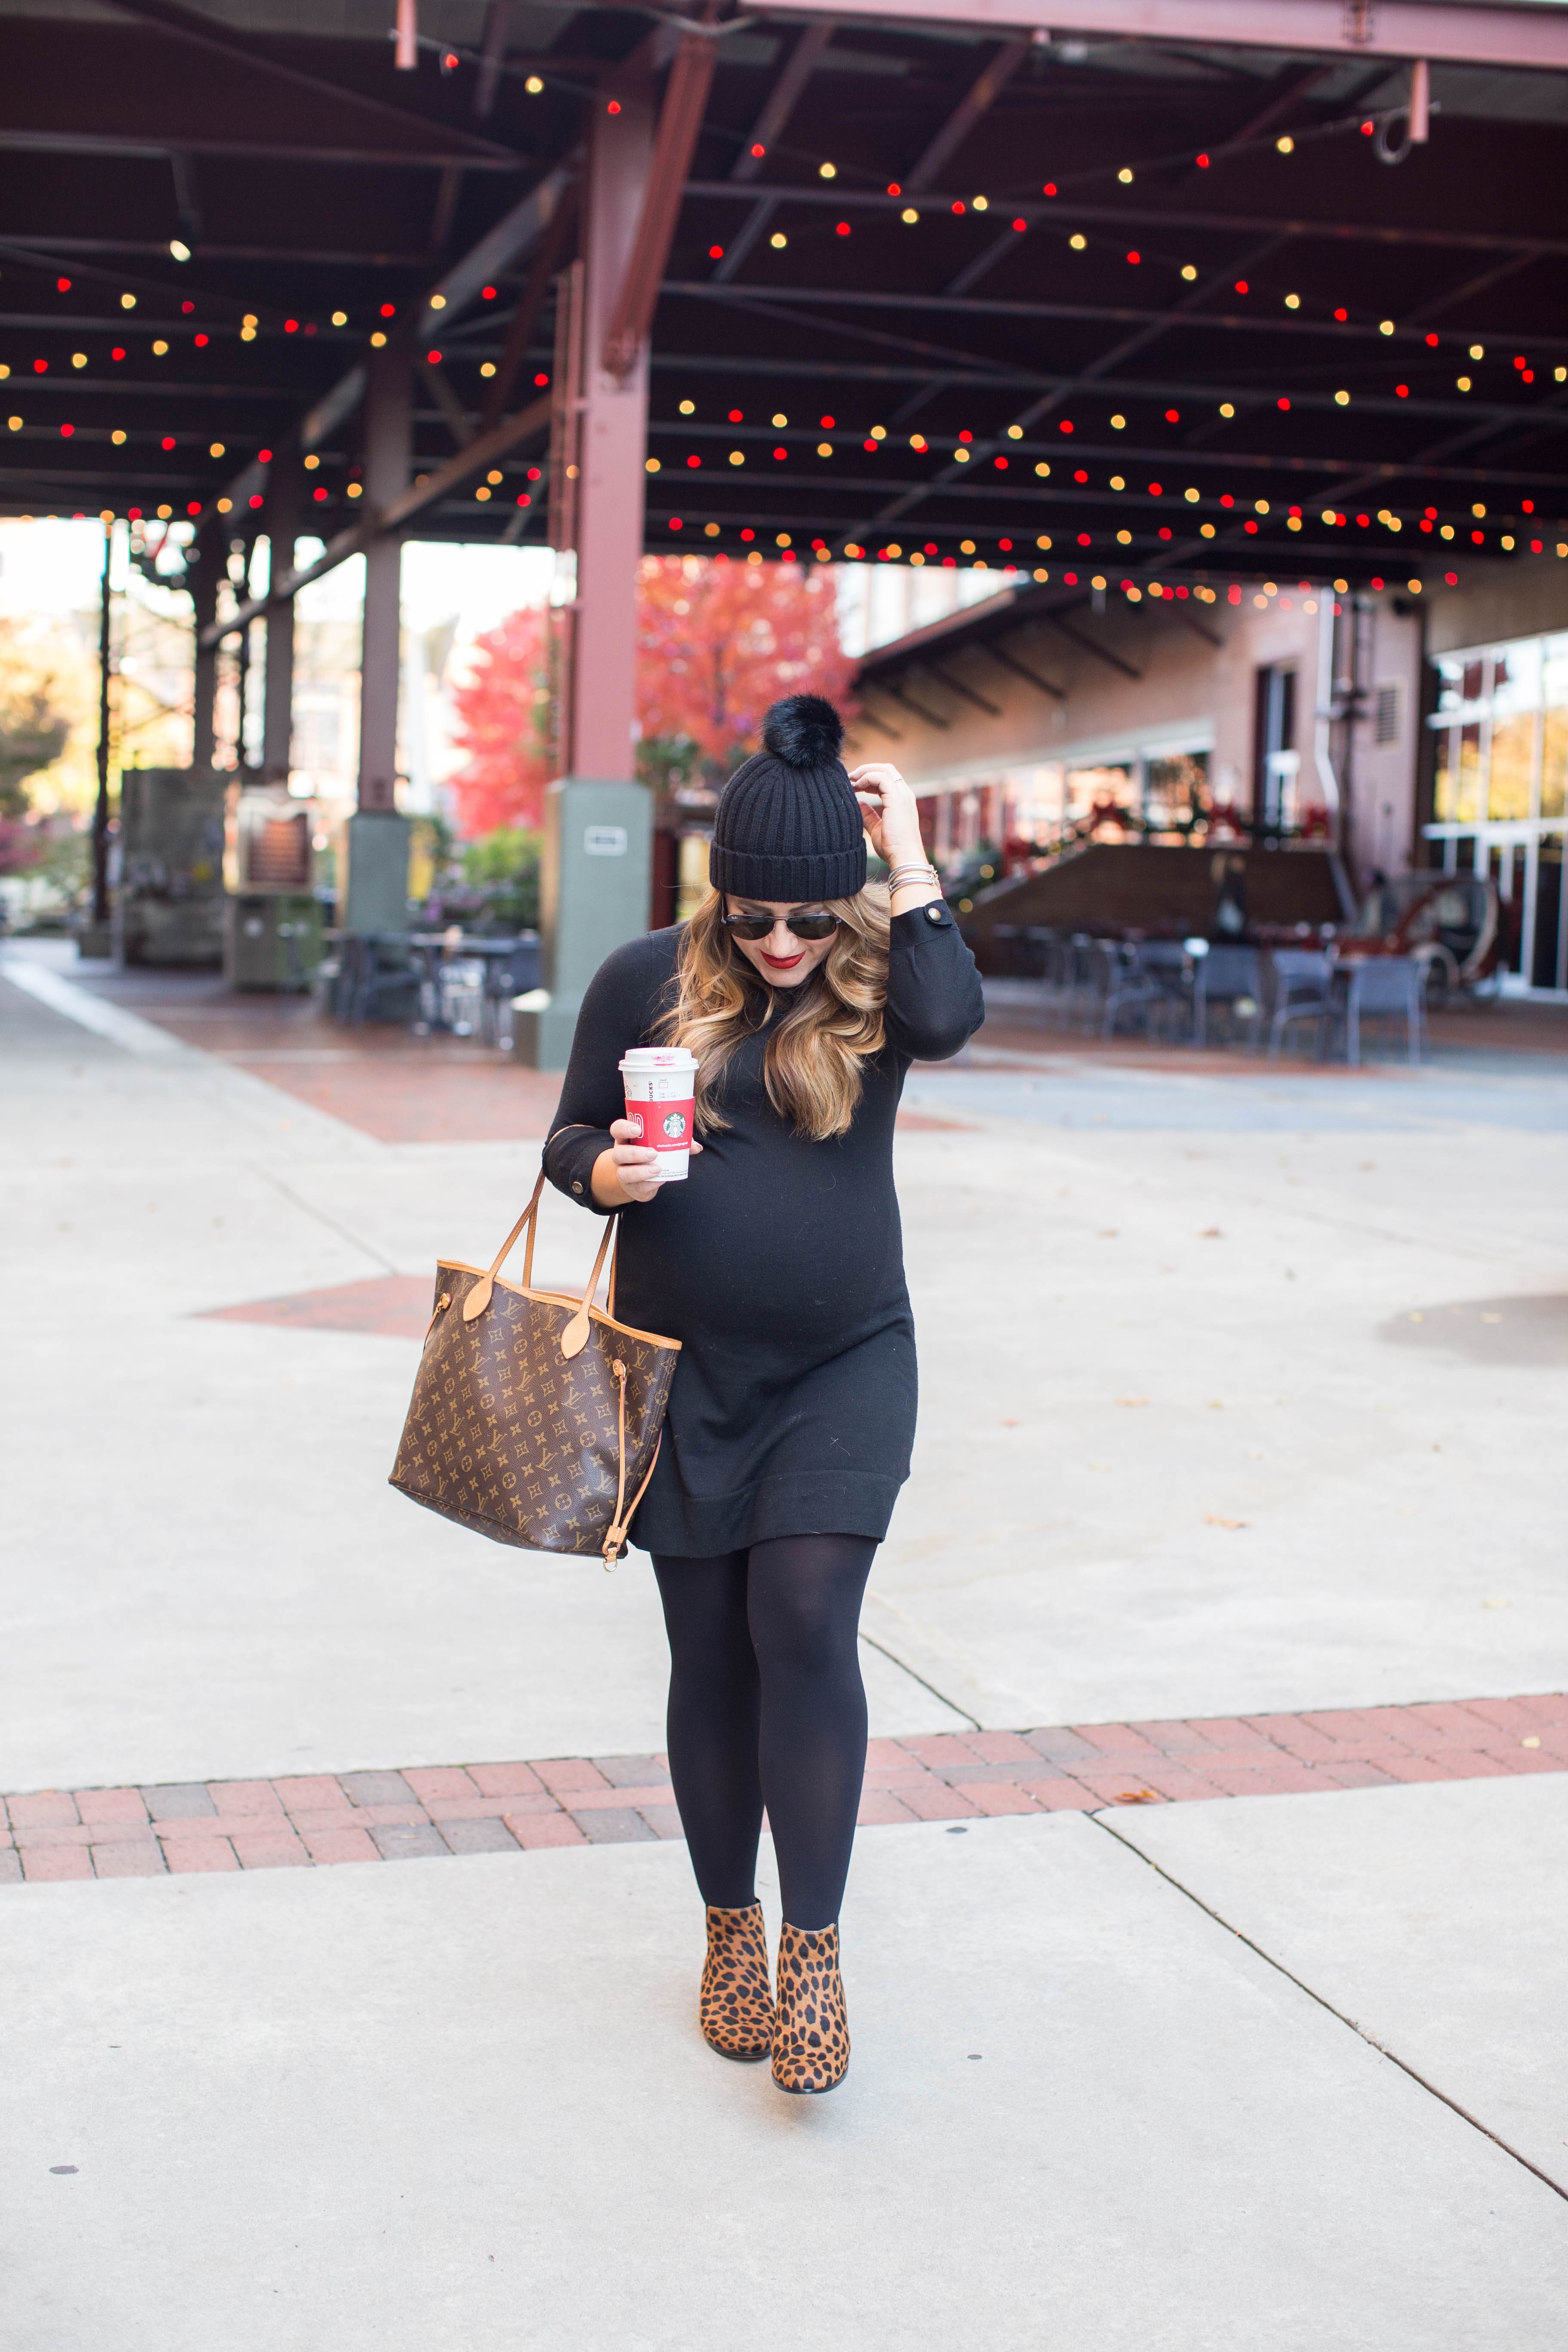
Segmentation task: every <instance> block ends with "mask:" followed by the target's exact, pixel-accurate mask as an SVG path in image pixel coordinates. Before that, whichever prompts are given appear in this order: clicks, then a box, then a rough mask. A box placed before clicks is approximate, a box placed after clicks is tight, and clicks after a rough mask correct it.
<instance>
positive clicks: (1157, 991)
mask: <svg viewBox="0 0 1568 2352" xmlns="http://www.w3.org/2000/svg"><path fill="white" fill-rule="evenodd" d="M1113 953H1114V957H1115V961H1114V963H1113V965H1112V968H1111V976H1110V985H1109V987H1108V989H1107V991H1106V995H1105V1009H1104V1011H1103V1013H1101V1015H1100V1035H1101V1036H1102V1037H1113V1036H1114V1035H1115V1034H1116V1029H1117V1024H1118V1023H1119V1022H1120V1021H1121V1016H1122V1014H1123V1013H1132V1014H1134V1015H1135V1016H1141V1017H1142V1023H1143V1027H1144V1031H1145V1033H1146V1034H1147V1035H1149V1036H1150V1037H1157V1036H1160V1035H1162V1034H1163V1033H1164V1032H1165V1031H1166V1029H1167V1027H1170V1028H1173V1027H1174V1025H1175V1024H1176V1023H1178V1022H1180V1021H1184V1020H1185V1018H1186V1010H1187V993H1186V971H1187V955H1186V950H1185V949H1184V948H1183V947H1182V946H1180V945H1179V943H1178V942H1177V941H1176V940H1143V941H1142V942H1141V943H1140V944H1139V945H1137V946H1127V947H1121V948H1117V949H1115V950H1113Z"/></svg>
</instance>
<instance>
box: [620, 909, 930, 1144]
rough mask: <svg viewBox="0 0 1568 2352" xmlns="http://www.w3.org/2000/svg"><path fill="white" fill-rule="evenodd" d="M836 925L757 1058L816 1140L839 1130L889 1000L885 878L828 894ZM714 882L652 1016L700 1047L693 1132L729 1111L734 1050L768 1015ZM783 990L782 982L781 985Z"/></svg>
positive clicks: (790, 1113)
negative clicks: (724, 1108) (725, 1106)
mask: <svg viewBox="0 0 1568 2352" xmlns="http://www.w3.org/2000/svg"><path fill="white" fill-rule="evenodd" d="M822 904H823V905H824V906H825V907H826V908H827V911H828V913H829V914H832V915H837V918H838V929H837V931H836V932H835V933H834V935H833V944H832V946H831V947H830V948H829V949H828V950H827V953H826V956H825V957H824V958H823V960H822V961H821V963H820V964H818V966H817V968H816V971H814V972H813V973H812V974H811V977H810V978H809V979H808V980H806V981H805V982H802V984H801V986H800V987H799V988H797V989H794V990H792V991H790V992H789V993H788V996H787V999H786V1000H785V1004H784V1013H783V1015H782V1017H781V1018H780V1019H779V1021H778V1022H777V1023H776V1024H775V1025H774V1028H773V1034H772V1035H771V1036H770V1037H769V1039H768V1043H767V1050H766V1053H765V1055H764V1056H763V1081H764V1083H765V1085H766V1087H767V1090H768V1100H769V1101H770V1102H771V1103H772V1104H773V1108H774V1109H775V1110H776V1111H777V1112H778V1113H779V1115H780V1117H781V1118H787V1119H788V1120H789V1121H790V1123H791V1124H792V1126H793V1127H794V1129H795V1133H796V1134H797V1135H800V1136H804V1137H805V1138H806V1139H808V1140H809V1141H811V1142H813V1143H825V1142H826V1140H827V1139H828V1138H829V1137H830V1136H834V1135H843V1134H845V1133H846V1132H847V1129H848V1126H849V1122H850V1120H851V1119H852V1118H854V1116H855V1109H856V1106H857V1104H858V1102H859V1100H860V1089H861V1086H862V1084H863V1066H864V1064H865V1063H866V1062H867V1060H868V1058H869V1057H870V1055H873V1054H877V1053H879V1052H880V1051H881V1047H882V1040H883V1034H884V1031H883V1014H884V1012H885V1010H886V1007H887V1001H888V923H889V905H888V893H887V890H886V887H883V886H882V885H880V884H873V885H870V886H869V887H867V888H866V889H863V890H860V891H858V892H857V893H856V895H855V897H854V898H825V899H824V900H823V901H822ZM723 914H724V899H723V895H722V893H721V892H720V891H718V890H712V891H710V893H709V895H708V897H707V898H705V899H704V900H703V902H702V904H701V906H700V907H699V908H698V909H697V912H696V913H695V914H694V915H693V916H692V918H691V919H690V921H689V923H688V925H687V927H686V937H685V938H684V939H683V940H681V942H680V951H679V955H678V957H677V959H676V966H675V990H676V995H675V1002H674V1003H673V1004H672V1005H671V1007H670V1009H669V1011H668V1013H664V1014H663V1015H662V1017H661V1019H660V1020H659V1023H658V1030H659V1034H660V1035H661V1037H662V1039H663V1041H664V1042H665V1043H666V1044H667V1045H684V1046H685V1047H686V1050H687V1051H688V1053H690V1054H695V1055H696V1056H697V1065H698V1067H697V1127H698V1131H699V1133H707V1132H709V1131H710V1130H712V1129H715V1128H725V1127H728V1125H729V1123H730V1122H729V1120H728V1119H727V1118H724V1116H723V1114H722V1113H721V1111H720V1109H719V1108H718V1107H717V1104H716V1101H715V1099H714V1097H715V1094H716V1091H717V1089H718V1087H719V1083H720V1081H721V1078H722V1076H723V1075H724V1072H725V1069H726V1068H727V1066H729V1063H730V1061H731V1058H732V1057H733V1055H735V1054H736V1053H737V1052H738V1051H739V1049H740V1047H741V1046H742V1045H743V1044H744V1043H745V1041H746V1039H747V1038H748V1037H752V1036H754V1035H755V1034H756V1033H757V1031H758V1030H759V1029H761V1027H762V1026H763V1023H764V1022H765V1021H766V1019H767V1017H768V1010H769V1005H770V1003H771V1000H772V995H773V992H772V991H771V990H770V989H769V987H768V985H767V982H765V981H764V980H763V977H762V974H761V973H760V972H759V971H757V970H756V968H755V966H754V965H753V964H752V963H751V962H750V961H748V959H747V958H746V957H745V956H743V955H742V953H741V951H740V950H739V948H737V947H736V945H735V943H734V941H733V940H731V937H730V934H729V932H728V931H727V930H726V929H724V925H723V920H722V918H723ZM782 993H783V992H781V994H782Z"/></svg>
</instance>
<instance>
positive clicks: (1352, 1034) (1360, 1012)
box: [1340, 956, 1426, 1069]
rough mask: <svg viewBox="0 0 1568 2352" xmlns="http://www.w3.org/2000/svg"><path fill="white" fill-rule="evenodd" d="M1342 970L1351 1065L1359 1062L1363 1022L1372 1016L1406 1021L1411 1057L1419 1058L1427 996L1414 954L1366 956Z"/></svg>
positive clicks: (1343, 1012) (1347, 1053)
mask: <svg viewBox="0 0 1568 2352" xmlns="http://www.w3.org/2000/svg"><path fill="white" fill-rule="evenodd" d="M1341 972H1342V988H1343V992H1344V993H1343V999H1342V1005H1341V1008H1340V1012H1341V1019H1342V1023H1343V1026H1344V1040H1345V1060H1346V1061H1347V1062H1348V1063H1349V1064H1350V1065H1351V1066H1352V1069H1353V1068H1357V1067H1359V1066H1360V1063H1361V1024H1362V1023H1363V1021H1364V1020H1367V1019H1369V1018H1370V1019H1373V1020H1393V1021H1403V1022H1404V1023H1405V1038H1406V1042H1407V1045H1408V1047H1409V1053H1410V1058H1411V1060H1412V1061H1413V1062H1418V1061H1419V1060H1420V1059H1421V1055H1422V1050H1423V1045H1424V1041H1425V1036H1426V991H1425V988H1424V986H1423V984H1422V983H1423V973H1422V969H1421V966H1420V965H1419V964H1418V963H1417V962H1416V961H1415V957H1414V956H1363V957H1361V958H1359V959H1358V960H1357V961H1355V962H1354V963H1352V964H1350V965H1349V966H1348V967H1347V966H1344V965H1342V966H1341Z"/></svg>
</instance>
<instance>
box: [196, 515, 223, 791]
mask: <svg viewBox="0 0 1568 2352" xmlns="http://www.w3.org/2000/svg"><path fill="white" fill-rule="evenodd" d="M227 552H228V550H227V546H226V541H225V540H224V537H223V534H222V533H221V532H219V531H216V530H211V529H204V530H198V531H197V534H196V541H195V547H194V548H193V549H192V553H193V554H194V555H195V559H196V561H195V566H194V567H193V570H192V572H191V604H192V606H193V610H194V619H195V676H194V677H193V680H192V688H193V691H192V698H191V766H192V769H193V770H194V771H195V772H205V770H207V769H208V768H210V767H211V766H212V765H213V763H214V759H215V756H216V751H217V714H216V709H214V705H215V703H216V699H217V653H218V649H217V646H216V644H215V645H204V644H203V642H202V639H203V635H204V633H205V631H206V630H208V629H210V628H212V627H213V625H215V623H216V620H217V591H218V583H219V581H220V580H222V579H223V577H224V576H225V575H224V562H225V558H226V555H227Z"/></svg>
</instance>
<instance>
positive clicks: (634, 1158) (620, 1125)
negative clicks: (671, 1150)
mask: <svg viewBox="0 0 1568 2352" xmlns="http://www.w3.org/2000/svg"><path fill="white" fill-rule="evenodd" d="M610 1133H611V1134H612V1135H613V1136H614V1137H615V1142H614V1144H613V1145H612V1146H611V1148H610V1150H608V1151H601V1152H600V1154H599V1156H598V1158H597V1160H595V1162H594V1180H593V1181H594V1198H595V1201H597V1202H598V1203H599V1206H600V1207H601V1208H602V1209H624V1208H626V1206H627V1205H628V1204H629V1203H630V1202H633V1201H651V1200H652V1199H653V1196H654V1194H655V1193H656V1192H658V1187H659V1179H658V1176H657V1175H656V1173H655V1172H654V1171H655V1168H656V1165H657V1163H658V1152H657V1151H654V1150H650V1148H649V1147H648V1146H647V1144H646V1143H635V1142H634V1141H633V1140H632V1138H633V1137H634V1136H635V1135H636V1134H637V1129H636V1128H635V1127H634V1126H633V1125H632V1123H631V1121H630V1120H629V1119H625V1118H616V1119H612V1120H611V1122H610ZM691 1149H692V1150H693V1151H700V1150H701V1149H702V1146H701V1145H700V1143H698V1142H697V1141H695V1140H693V1142H692V1146H691Z"/></svg>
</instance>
